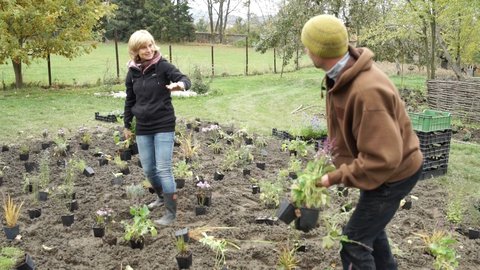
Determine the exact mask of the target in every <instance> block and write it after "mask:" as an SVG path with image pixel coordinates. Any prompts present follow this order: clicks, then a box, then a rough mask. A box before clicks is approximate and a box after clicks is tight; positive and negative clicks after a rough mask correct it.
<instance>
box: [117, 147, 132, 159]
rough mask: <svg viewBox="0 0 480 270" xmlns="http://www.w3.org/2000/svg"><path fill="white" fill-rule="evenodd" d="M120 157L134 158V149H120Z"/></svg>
mask: <svg viewBox="0 0 480 270" xmlns="http://www.w3.org/2000/svg"><path fill="white" fill-rule="evenodd" d="M120 159H121V160H125V161H127V160H131V159H132V151H131V150H130V149H122V150H120Z"/></svg>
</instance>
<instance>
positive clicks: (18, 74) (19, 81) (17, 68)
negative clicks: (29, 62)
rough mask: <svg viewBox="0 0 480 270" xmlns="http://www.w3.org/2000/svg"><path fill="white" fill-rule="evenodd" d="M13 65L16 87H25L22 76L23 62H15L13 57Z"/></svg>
mask: <svg viewBox="0 0 480 270" xmlns="http://www.w3.org/2000/svg"><path fill="white" fill-rule="evenodd" d="M12 65H13V72H14V73H15V87H16V88H22V87H23V76H22V62H21V61H20V62H18V63H17V62H15V61H14V60H13V59H12Z"/></svg>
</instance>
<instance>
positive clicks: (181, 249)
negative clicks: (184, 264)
mask: <svg viewBox="0 0 480 270" xmlns="http://www.w3.org/2000/svg"><path fill="white" fill-rule="evenodd" d="M175 246H176V247H177V251H178V254H187V253H188V251H189V249H188V244H187V243H186V242H185V239H184V238H183V236H180V237H177V238H176V239H175Z"/></svg>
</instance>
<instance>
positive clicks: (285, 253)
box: [277, 245, 300, 270]
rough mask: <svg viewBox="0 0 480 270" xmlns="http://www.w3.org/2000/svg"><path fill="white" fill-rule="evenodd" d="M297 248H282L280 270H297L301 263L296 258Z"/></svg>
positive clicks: (279, 261)
mask: <svg viewBox="0 0 480 270" xmlns="http://www.w3.org/2000/svg"><path fill="white" fill-rule="evenodd" d="M296 251H297V249H296V248H290V247H289V246H288V245H284V246H282V248H281V249H280V254H279V256H278V263H277V265H278V267H279V268H278V269H280V270H294V269H297V267H298V264H299V263H300V261H299V260H298V258H297V256H296Z"/></svg>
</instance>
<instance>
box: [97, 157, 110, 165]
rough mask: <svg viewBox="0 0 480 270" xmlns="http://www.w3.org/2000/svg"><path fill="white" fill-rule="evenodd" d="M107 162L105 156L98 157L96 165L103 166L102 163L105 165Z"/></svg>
mask: <svg viewBox="0 0 480 270" xmlns="http://www.w3.org/2000/svg"><path fill="white" fill-rule="evenodd" d="M107 164H108V159H106V158H99V159H98V165H99V166H104V165H107Z"/></svg>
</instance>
